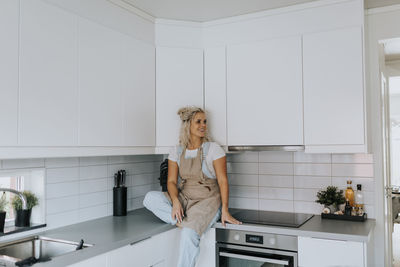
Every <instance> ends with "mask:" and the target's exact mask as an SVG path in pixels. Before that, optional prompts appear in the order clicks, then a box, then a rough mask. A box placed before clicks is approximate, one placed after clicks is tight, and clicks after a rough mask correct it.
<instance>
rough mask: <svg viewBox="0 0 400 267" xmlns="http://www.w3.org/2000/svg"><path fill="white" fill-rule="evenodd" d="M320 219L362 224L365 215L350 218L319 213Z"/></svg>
mask: <svg viewBox="0 0 400 267" xmlns="http://www.w3.org/2000/svg"><path fill="white" fill-rule="evenodd" d="M321 217H322V218H323V219H332V220H343V221H354V222H363V221H365V220H366V219H367V214H366V213H364V215H363V216H351V215H337V214H330V213H329V214H325V213H321Z"/></svg>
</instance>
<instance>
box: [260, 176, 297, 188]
mask: <svg viewBox="0 0 400 267" xmlns="http://www.w3.org/2000/svg"><path fill="white" fill-rule="evenodd" d="M258 183H259V186H269V187H290V188H292V187H293V176H292V175H289V176H287V175H264V174H260V175H259V181H258Z"/></svg>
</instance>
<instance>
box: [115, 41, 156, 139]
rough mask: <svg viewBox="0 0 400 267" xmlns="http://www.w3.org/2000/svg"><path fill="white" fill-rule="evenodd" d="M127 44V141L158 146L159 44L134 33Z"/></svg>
mask: <svg viewBox="0 0 400 267" xmlns="http://www.w3.org/2000/svg"><path fill="white" fill-rule="evenodd" d="M123 45H124V47H123V49H122V51H123V52H124V54H125V55H124V56H123V68H122V69H123V71H124V84H123V106H124V131H123V133H124V144H125V145H127V146H155V141H156V140H155V139H156V138H155V135H156V129H155V124H156V122H155V97H156V88H155V82H156V80H155V79H156V77H155V71H156V69H155V48H154V46H153V45H149V44H146V43H143V42H141V41H137V40H135V39H133V38H131V37H126V38H125V42H124V43H123Z"/></svg>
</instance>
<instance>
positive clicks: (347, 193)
mask: <svg viewBox="0 0 400 267" xmlns="http://www.w3.org/2000/svg"><path fill="white" fill-rule="evenodd" d="M351 183H352V182H351V180H348V181H347V189H346V191H345V192H344V197H345V198H346V199H347V200H348V201H349V204H350V206H351V207H354V190H353V188H352V187H351Z"/></svg>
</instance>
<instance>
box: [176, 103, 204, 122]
mask: <svg viewBox="0 0 400 267" xmlns="http://www.w3.org/2000/svg"><path fill="white" fill-rule="evenodd" d="M197 112H202V113H205V111H204V110H203V109H202V108H199V107H195V106H186V107H183V108H180V109H179V110H178V113H177V114H178V115H179V117H180V118H181V120H182V121H188V120H191V119H192V118H193V116H194V115H195V114H196V113H197Z"/></svg>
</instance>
